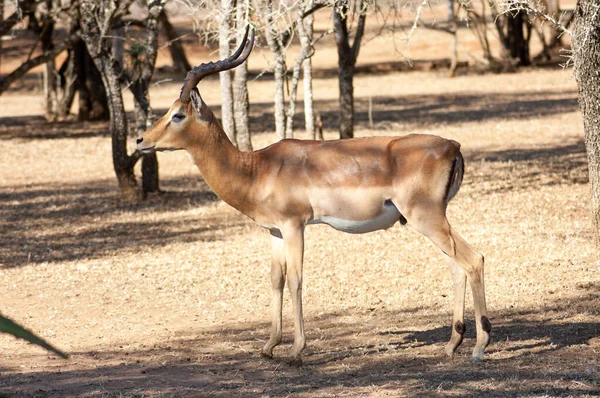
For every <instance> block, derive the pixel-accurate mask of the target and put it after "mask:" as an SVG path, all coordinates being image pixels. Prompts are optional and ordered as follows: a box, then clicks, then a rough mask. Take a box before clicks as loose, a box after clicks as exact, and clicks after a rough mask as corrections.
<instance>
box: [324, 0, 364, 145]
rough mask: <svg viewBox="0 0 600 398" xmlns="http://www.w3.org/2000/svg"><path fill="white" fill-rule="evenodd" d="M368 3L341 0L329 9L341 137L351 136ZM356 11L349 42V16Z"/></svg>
mask: <svg viewBox="0 0 600 398" xmlns="http://www.w3.org/2000/svg"><path fill="white" fill-rule="evenodd" d="M368 4H369V3H368V0H361V1H360V3H356V2H352V3H350V2H348V1H346V0H340V1H338V2H337V3H336V4H335V7H334V8H333V9H332V12H331V13H332V19H333V29H334V33H335V44H336V47H337V53H338V81H339V92H340V127H339V129H340V138H352V137H354V67H355V66H356V60H357V59H358V54H359V51H360V44H361V41H362V38H363V35H364V32H365V22H366V19H367V6H368ZM351 7H352V8H351ZM357 8H358V10H357ZM356 13H358V21H357V23H356V33H355V34H354V40H353V41H352V39H351V34H350V33H351V32H350V27H351V25H350V24H349V21H350V22H351V18H352V16H353V15H355V14H356Z"/></svg>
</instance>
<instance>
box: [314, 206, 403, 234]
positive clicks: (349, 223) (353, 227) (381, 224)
mask: <svg viewBox="0 0 600 398" xmlns="http://www.w3.org/2000/svg"><path fill="white" fill-rule="evenodd" d="M401 217H402V215H401V214H400V212H399V211H398V209H397V208H396V206H394V204H393V203H391V202H390V201H386V202H385V203H384V204H383V206H382V207H381V212H380V213H379V214H378V215H377V216H375V217H373V218H370V219H368V220H345V219H342V218H337V217H329V216H321V217H319V218H315V219H314V220H311V221H309V224H328V225H330V226H332V227H333V228H335V229H337V230H339V231H343V232H348V233H351V234H364V233H367V232H373V231H377V230H380V229H388V228H390V227H391V226H392V225H394V224H395V223H396V222H398V221H399V220H400V218H401Z"/></svg>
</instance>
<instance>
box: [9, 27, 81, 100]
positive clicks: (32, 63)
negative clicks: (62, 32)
mask: <svg viewBox="0 0 600 398" xmlns="http://www.w3.org/2000/svg"><path fill="white" fill-rule="evenodd" d="M76 39H77V35H76V34H74V35H72V36H71V37H69V38H68V39H67V40H65V41H64V42H62V43H60V44H59V45H57V46H56V47H55V48H54V49H53V50H52V51H49V52H47V53H44V54H42V55H38V56H37V57H35V58H32V59H30V60H28V61H26V62H24V63H23V64H22V65H21V66H19V67H18V68H17V69H15V70H14V71H12V72H11V73H10V74H9V75H8V76H6V77H4V78H2V79H0V93H3V92H4V91H6V89H7V88H8V87H10V85H11V84H12V83H14V82H15V81H17V80H18V79H20V78H21V77H23V76H25V74H26V73H27V72H29V71H30V70H31V69H33V68H35V67H36V66H38V65H41V64H43V63H46V62H48V61H49V60H51V59H53V58H55V57H56V56H57V55H58V54H60V53H61V52H63V51H64V50H66V49H69V48H71V46H72V45H73V42H74V41H75V40H76Z"/></svg>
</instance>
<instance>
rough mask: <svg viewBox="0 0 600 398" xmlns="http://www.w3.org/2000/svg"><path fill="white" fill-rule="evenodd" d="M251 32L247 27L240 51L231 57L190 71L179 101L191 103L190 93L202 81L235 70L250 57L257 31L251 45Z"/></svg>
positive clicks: (254, 31) (253, 30)
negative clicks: (209, 76) (216, 74)
mask: <svg viewBox="0 0 600 398" xmlns="http://www.w3.org/2000/svg"><path fill="white" fill-rule="evenodd" d="M249 31H250V25H248V26H247V27H246V33H245V34H244V38H243V39H242V43H241V44H240V46H239V47H238V49H237V50H236V51H235V53H233V54H232V55H231V56H230V57H228V58H225V59H222V60H219V61H217V62H209V63H207V64H200V65H199V66H195V67H193V68H192V70H190V71H189V72H188V73H187V75H186V76H185V80H184V81H183V87H181V93H180V94H179V100H180V101H181V102H183V103H184V104H187V103H188V102H190V92H191V91H192V89H193V88H194V87H196V86H197V85H198V83H199V82H200V80H202V79H203V78H205V77H206V76H208V75H212V74H213V73H218V72H223V71H225V70H229V69H233V68H235V67H236V66H238V65H240V64H241V63H243V62H244V61H245V60H246V58H248V56H249V55H250V52H251V51H252V48H253V47H254V36H255V34H256V30H255V29H252V34H251V36H250V43H247V41H248V32H249Z"/></svg>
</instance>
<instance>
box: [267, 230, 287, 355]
mask: <svg viewBox="0 0 600 398" xmlns="http://www.w3.org/2000/svg"><path fill="white" fill-rule="evenodd" d="M271 241H272V252H271V288H272V289H273V303H272V307H271V311H273V312H272V318H271V337H270V338H269V341H268V342H267V344H265V346H264V347H263V349H262V352H261V355H262V356H263V357H267V358H273V348H275V347H276V346H278V345H279V343H281V306H282V300H283V286H284V284H285V273H286V265H285V250H284V244H283V239H282V238H281V237H280V236H276V235H275V234H272V236H271Z"/></svg>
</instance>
